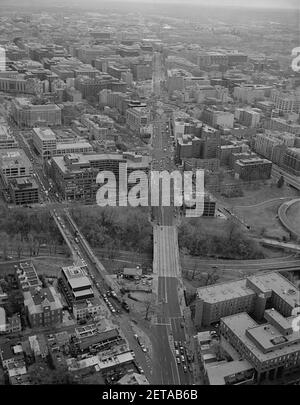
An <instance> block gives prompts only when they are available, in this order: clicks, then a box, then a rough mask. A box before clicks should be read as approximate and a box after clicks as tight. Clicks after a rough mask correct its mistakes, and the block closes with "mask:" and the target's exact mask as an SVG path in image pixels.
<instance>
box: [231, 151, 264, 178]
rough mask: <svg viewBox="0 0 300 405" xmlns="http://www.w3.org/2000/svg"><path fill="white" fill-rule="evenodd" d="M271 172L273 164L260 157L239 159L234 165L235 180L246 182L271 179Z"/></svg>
mask: <svg viewBox="0 0 300 405" xmlns="http://www.w3.org/2000/svg"><path fill="white" fill-rule="evenodd" d="M271 170H272V162H270V161H269V160H267V159H261V158H259V157H254V158H249V159H239V160H237V161H236V162H235V164H234V172H235V178H237V179H241V180H244V181H255V180H266V179H269V178H270V177H271Z"/></svg>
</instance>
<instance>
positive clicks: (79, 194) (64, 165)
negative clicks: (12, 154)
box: [49, 154, 149, 203]
mask: <svg viewBox="0 0 300 405" xmlns="http://www.w3.org/2000/svg"><path fill="white" fill-rule="evenodd" d="M120 164H123V165H120ZM120 168H121V169H120ZM49 170H50V172H51V176H52V178H53V180H54V182H55V184H56V186H57V188H58V190H59V191H60V193H61V195H62V196H63V197H64V198H65V199H67V200H74V201H82V202H84V203H95V202H96V193H97V190H98V189H99V187H100V185H99V184H97V183H96V178H97V175H98V173H99V172H100V171H105V170H107V171H111V172H112V173H114V175H115V178H116V182H117V185H118V181H119V175H120V173H119V170H122V173H123V171H125V172H126V171H127V174H129V173H131V171H132V170H143V171H144V172H145V173H148V170H149V157H148V156H139V155H131V154H123V155H120V154H88V155H81V154H69V155H65V156H59V157H58V156H57V157H53V158H52V159H51V161H50V168H49ZM125 175H126V173H125ZM117 188H118V187H117Z"/></svg>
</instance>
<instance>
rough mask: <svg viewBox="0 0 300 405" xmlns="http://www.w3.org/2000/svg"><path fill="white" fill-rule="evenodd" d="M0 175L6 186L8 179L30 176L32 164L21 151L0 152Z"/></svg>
mask: <svg viewBox="0 0 300 405" xmlns="http://www.w3.org/2000/svg"><path fill="white" fill-rule="evenodd" d="M0 174H1V177H2V180H3V182H4V184H6V185H7V184H8V181H9V180H10V179H13V178H17V177H31V176H32V174H33V168H32V164H31V162H30V160H29V159H28V157H27V155H26V153H25V152H24V151H23V149H2V150H0Z"/></svg>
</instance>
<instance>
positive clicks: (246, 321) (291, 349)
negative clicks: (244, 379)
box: [221, 312, 300, 362]
mask: <svg viewBox="0 0 300 405" xmlns="http://www.w3.org/2000/svg"><path fill="white" fill-rule="evenodd" d="M294 318H295V317H289V318H287V320H288V321H289V322H290V324H292V320H293V319H294ZM221 322H222V323H224V324H225V325H226V326H227V327H228V328H229V329H230V330H231V332H232V333H233V334H234V335H235V336H237V337H238V339H239V340H240V341H241V342H242V343H243V344H244V346H246V348H247V349H249V351H250V352H251V353H252V354H253V355H254V356H255V357H256V358H257V359H258V360H259V361H261V362H264V361H268V360H273V359H276V358H278V357H281V356H284V355H287V354H292V353H295V352H299V351H300V334H299V332H293V333H292V334H290V335H287V336H283V335H282V333H281V332H280V331H279V330H278V329H277V328H276V327H274V326H273V325H270V324H269V323H267V324H263V325H258V324H257V323H256V322H255V321H254V320H253V319H252V318H251V317H250V316H249V315H248V314H247V313H246V312H242V313H240V314H236V315H231V316H227V317H225V318H222V320H221Z"/></svg>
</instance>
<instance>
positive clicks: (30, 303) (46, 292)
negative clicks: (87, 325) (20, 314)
mask: <svg viewBox="0 0 300 405" xmlns="http://www.w3.org/2000/svg"><path fill="white" fill-rule="evenodd" d="M24 305H25V306H26V307H27V309H28V312H29V313H30V314H31V315H32V314H39V313H42V312H43V311H44V308H45V307H50V309H51V311H54V310H57V309H62V304H61V301H60V299H59V296H58V294H57V292H56V291H55V289H54V288H53V287H48V288H37V289H36V290H35V291H25V292H24Z"/></svg>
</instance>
